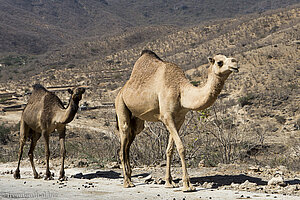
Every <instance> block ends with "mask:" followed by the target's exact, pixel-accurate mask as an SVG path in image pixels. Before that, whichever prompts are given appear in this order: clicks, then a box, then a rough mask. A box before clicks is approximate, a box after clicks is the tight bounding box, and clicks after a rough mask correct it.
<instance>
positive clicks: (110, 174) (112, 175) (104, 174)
mask: <svg viewBox="0 0 300 200" xmlns="http://www.w3.org/2000/svg"><path fill="white" fill-rule="evenodd" d="M120 175H121V173H119V172H115V171H112V170H110V171H96V172H95V173H88V174H83V173H77V174H75V175H72V176H71V178H78V179H94V178H108V179H121V178H123V176H120ZM148 175H149V173H142V174H136V175H134V176H132V177H142V178H145V177H147V176H148Z"/></svg>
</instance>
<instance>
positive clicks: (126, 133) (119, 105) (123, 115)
mask: <svg viewBox="0 0 300 200" xmlns="http://www.w3.org/2000/svg"><path fill="white" fill-rule="evenodd" d="M116 113H117V123H118V128H119V136H120V143H121V146H120V152H119V153H120V160H121V164H122V168H123V176H124V183H123V185H124V187H134V184H133V183H132V181H131V178H130V177H131V168H130V165H129V157H128V156H127V155H128V154H127V151H126V149H128V146H130V145H129V143H130V134H131V127H130V118H131V113H130V111H129V110H128V108H127V107H126V105H125V104H124V102H123V100H122V98H121V97H120V95H118V96H117V98H116ZM131 138H132V137H131ZM133 139H134V138H133ZM133 139H131V140H133Z"/></svg>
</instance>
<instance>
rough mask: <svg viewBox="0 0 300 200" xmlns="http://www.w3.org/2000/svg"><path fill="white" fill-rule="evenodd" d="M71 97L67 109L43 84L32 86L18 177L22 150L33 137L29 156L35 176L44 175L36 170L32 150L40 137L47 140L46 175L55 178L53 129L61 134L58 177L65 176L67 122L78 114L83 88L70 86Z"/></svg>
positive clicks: (24, 116)
mask: <svg viewBox="0 0 300 200" xmlns="http://www.w3.org/2000/svg"><path fill="white" fill-rule="evenodd" d="M68 92H69V93H70V94H71V98H70V101H69V104H68V106H67V108H64V106H63V103H62V102H61V100H60V99H59V98H58V97H57V96H56V95H55V94H54V93H52V92H49V91H48V90H46V89H45V88H44V87H43V86H42V85H40V84H35V85H33V92H32V94H31V96H30V98H29V100H28V103H27V105H26V107H25V108H24V110H23V113H22V116H21V121H20V149H19V160H18V166H17V169H16V171H15V173H14V178H15V179H20V178H21V176H20V169H19V168H20V162H21V158H22V153H23V147H24V145H25V142H26V139H27V138H29V139H30V140H31V145H30V149H29V152H28V156H29V159H30V163H31V167H32V170H33V175H34V178H35V179H38V178H41V177H40V176H39V174H38V173H37V171H36V169H35V166H34V163H33V151H34V148H35V146H36V143H37V141H38V140H39V139H40V137H41V136H43V137H44V140H45V157H46V176H45V180H51V179H53V177H52V175H51V173H50V170H49V156H50V151H49V135H50V133H52V132H53V131H54V130H57V131H58V133H59V141H60V154H61V157H62V158H61V169H60V175H59V179H60V180H64V179H65V171H64V160H65V155H66V150H65V133H66V124H67V123H70V122H71V121H72V120H73V119H74V117H75V114H76V113H77V110H78V107H79V106H78V104H79V101H80V100H81V99H82V94H83V93H84V92H85V89H84V88H80V87H78V88H75V89H73V90H71V89H68Z"/></svg>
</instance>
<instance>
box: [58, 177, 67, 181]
mask: <svg viewBox="0 0 300 200" xmlns="http://www.w3.org/2000/svg"><path fill="white" fill-rule="evenodd" d="M58 180H59V181H67V180H68V177H66V176H62V177H59V178H58Z"/></svg>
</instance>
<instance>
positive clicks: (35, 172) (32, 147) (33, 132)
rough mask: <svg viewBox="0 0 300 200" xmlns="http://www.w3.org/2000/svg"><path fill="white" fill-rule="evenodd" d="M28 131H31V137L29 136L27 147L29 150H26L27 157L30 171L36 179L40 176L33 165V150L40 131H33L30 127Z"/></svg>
mask: <svg viewBox="0 0 300 200" xmlns="http://www.w3.org/2000/svg"><path fill="white" fill-rule="evenodd" d="M29 131H30V132H31V133H32V137H31V144H30V149H29V152H28V156H29V159H30V163H31V167H32V171H33V176H34V178H35V179H38V178H41V177H40V175H39V174H38V173H37V171H36V169H35V166H34V162H33V151H34V149H35V146H36V143H37V141H38V140H39V139H40V137H41V133H38V132H35V131H33V130H32V129H30V130H29Z"/></svg>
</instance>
